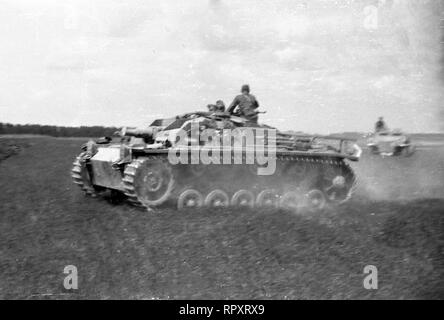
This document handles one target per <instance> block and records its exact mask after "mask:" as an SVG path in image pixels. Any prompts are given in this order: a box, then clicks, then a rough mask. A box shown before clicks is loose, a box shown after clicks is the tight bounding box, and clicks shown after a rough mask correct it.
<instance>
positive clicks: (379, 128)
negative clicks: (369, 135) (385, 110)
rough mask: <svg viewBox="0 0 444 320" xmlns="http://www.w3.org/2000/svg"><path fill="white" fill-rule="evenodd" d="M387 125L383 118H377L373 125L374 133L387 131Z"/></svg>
mask: <svg viewBox="0 0 444 320" xmlns="http://www.w3.org/2000/svg"><path fill="white" fill-rule="evenodd" d="M387 130H388V129H387V125H386V124H385V122H384V118H383V117H379V118H378V121H376V124H375V132H382V131H387Z"/></svg>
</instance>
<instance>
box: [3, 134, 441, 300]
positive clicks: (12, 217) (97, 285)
mask: <svg viewBox="0 0 444 320" xmlns="http://www.w3.org/2000/svg"><path fill="white" fill-rule="evenodd" d="M81 143H82V141H79V140H77V139H61V138H48V137H27V138H18V137H7V138H0V153H3V154H5V153H7V152H9V153H10V156H9V157H3V158H1V159H0V257H1V259H0V298H3V299H15V298H19V299H38V298H61V299H79V298H87V299H92V298H101V299H106V298H124V299H127V298H144V299H176V298H191V299H205V298H206V299H216V298H222V299H223V298H233V299H249V298H254V299H300V298H301V299H310V298H320V299H330V298H335V299H344V298H356V299H365V298H383V299H386V298H394V299H423V298H433V299H437V298H441V299H442V298H444V147H443V148H426V149H423V150H419V151H418V152H417V153H416V154H414V155H413V156H412V157H409V158H385V159H382V158H379V157H375V156H373V157H372V156H369V155H367V154H364V156H363V159H362V161H360V162H359V163H356V164H352V165H353V167H354V168H355V169H356V172H357V175H358V177H359V178H360V181H361V184H360V187H359V189H358V193H357V195H356V197H355V198H354V199H353V200H352V201H351V202H349V203H347V204H345V205H343V206H342V207H340V208H338V209H337V210H336V211H328V212H323V213H319V214H315V215H311V216H298V215H294V214H292V213H290V212H285V211H282V210H274V211H266V210H245V211H241V210H234V209H230V210H215V211H211V210H205V209H202V210H198V211H191V210H190V211H182V212H179V211H176V210H175V209H173V208H171V209H162V210H159V211H157V212H154V213H148V212H145V211H143V210H141V209H137V208H134V207H131V206H130V205H128V204H126V203H125V202H123V203H119V204H112V203H111V201H109V199H107V198H106V197H105V198H99V199H92V198H85V197H84V196H83V194H82V193H81V192H80V190H78V187H77V186H76V185H74V184H73V183H72V182H71V179H70V168H71V164H72V161H73V158H74V157H75V155H76V154H77V153H78V152H79V146H80V144H81ZM14 146H16V147H17V148H14ZM5 150H6V151H5ZM10 150H12V151H10ZM14 150H16V151H14ZM71 264H72V265H75V266H77V268H78V271H79V289H78V290H76V291H66V290H65V289H64V288H63V278H64V276H65V275H64V274H63V268H64V267H65V266H66V265H71ZM366 265H375V266H377V268H378V271H379V289H378V290H371V291H369V290H366V289H364V288H363V285H362V281H363V279H364V276H365V275H364V274H363V268H364V267H365V266H366Z"/></svg>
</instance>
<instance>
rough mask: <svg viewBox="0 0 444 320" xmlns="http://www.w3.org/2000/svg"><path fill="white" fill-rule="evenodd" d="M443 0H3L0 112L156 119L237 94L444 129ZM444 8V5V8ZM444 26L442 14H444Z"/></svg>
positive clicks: (84, 120) (287, 110) (315, 123)
mask: <svg viewBox="0 0 444 320" xmlns="http://www.w3.org/2000/svg"><path fill="white" fill-rule="evenodd" d="M442 10H444V5H443V2H442V1H440V0H430V1H428V0H416V1H415V0H398V1H396V0H392V1H390V0H386V1H365V0H362V1H359V0H356V1H353V0H342V1H341V0H337V1H327V0H322V1H321V0H314V1H313V0H310V1H299V0H213V1H208V0H193V1H189V0H188V1H185V0H184V1H180V0H156V1H149V0H125V1H117V0H85V1H82V0H72V1H68V0H63V1H60V0H27V1H22V0H6V1H5V0H0V122H12V123H22V124H23V123H39V124H53V125H68V126H77V125H114V126H122V125H130V126H141V125H147V124H149V123H150V122H151V121H152V120H153V119H155V118H162V117H170V116H172V115H175V114H180V113H184V112H188V111H194V110H201V109H204V108H205V106H206V105H207V104H208V103H214V102H215V101H216V100H218V99H222V100H224V101H225V102H226V104H229V103H230V102H231V100H232V99H233V97H234V96H235V95H236V94H238V92H239V89H240V87H241V85H242V84H244V83H248V84H250V86H251V88H252V93H253V94H255V95H256V97H257V98H258V100H259V102H260V105H261V109H262V110H264V111H267V114H265V115H261V118H260V121H261V122H264V123H267V124H270V125H274V126H277V127H278V128H282V129H285V130H287V129H292V130H297V131H298V130H301V131H307V132H319V133H328V132H339V131H356V130H359V131H368V130H372V128H373V124H374V122H375V120H376V118H377V117H378V116H380V115H383V116H385V118H386V120H387V122H388V125H389V126H390V127H397V128H403V129H405V130H407V131H410V132H420V131H427V132H430V131H439V130H442V129H444V126H442V123H440V121H439V119H440V118H439V114H440V112H441V110H442V109H443V105H444V90H443V82H442V80H440V79H442V73H441V75H440V72H442V69H441V63H440V61H442V60H441V59H442V56H441V52H442V47H441V46H442V44H441V43H440V41H442V40H443V38H441V33H440V32H441V30H442V29H441V28H440V13H441V11H442ZM443 18H444V15H443ZM443 26H444V23H443Z"/></svg>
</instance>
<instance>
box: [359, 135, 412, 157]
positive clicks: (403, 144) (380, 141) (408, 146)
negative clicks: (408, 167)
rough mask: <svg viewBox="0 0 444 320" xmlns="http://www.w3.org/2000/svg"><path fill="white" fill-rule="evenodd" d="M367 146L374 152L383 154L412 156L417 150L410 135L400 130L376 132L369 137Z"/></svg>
mask: <svg viewBox="0 0 444 320" xmlns="http://www.w3.org/2000/svg"><path fill="white" fill-rule="evenodd" d="M367 147H368V148H369V149H370V152H371V153H372V154H378V155H382V156H400V155H404V156H410V155H412V154H413V153H414V152H415V146H414V145H413V144H412V142H411V140H410V137H409V136H407V135H406V134H404V133H402V132H401V131H400V130H393V131H380V132H376V133H374V134H373V135H371V136H370V138H369V139H368V141H367Z"/></svg>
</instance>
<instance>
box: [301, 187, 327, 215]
mask: <svg viewBox="0 0 444 320" xmlns="http://www.w3.org/2000/svg"><path fill="white" fill-rule="evenodd" d="M305 198H306V203H307V207H308V208H309V209H310V210H311V211H320V210H322V209H324V207H325V204H326V202H327V201H326V199H325V195H324V193H323V192H322V191H321V190H318V189H313V190H310V191H309V192H308V193H307V194H306V195H305Z"/></svg>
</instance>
